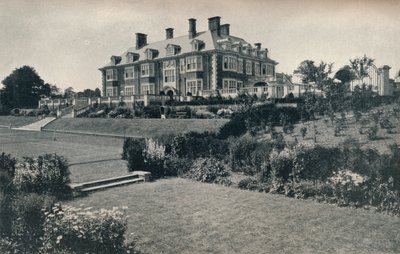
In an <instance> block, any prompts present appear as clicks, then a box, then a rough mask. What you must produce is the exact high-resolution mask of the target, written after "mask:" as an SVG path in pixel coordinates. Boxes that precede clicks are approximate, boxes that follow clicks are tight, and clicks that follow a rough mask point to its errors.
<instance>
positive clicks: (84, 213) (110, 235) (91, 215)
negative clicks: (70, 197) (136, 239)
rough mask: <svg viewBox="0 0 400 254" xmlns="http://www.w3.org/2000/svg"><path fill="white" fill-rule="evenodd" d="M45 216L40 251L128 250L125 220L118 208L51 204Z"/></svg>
mask: <svg viewBox="0 0 400 254" xmlns="http://www.w3.org/2000/svg"><path fill="white" fill-rule="evenodd" d="M45 216H46V217H45V221H44V226H43V231H44V235H43V247H42V248H41V251H42V253H57V252H63V253H104V254H106V253H129V252H127V250H126V248H125V245H124V241H125V237H124V234H125V231H126V228H127V223H126V219H125V216H124V213H123V212H122V211H119V210H118V209H113V210H106V209H101V210H100V211H92V210H91V209H90V208H80V207H79V208H76V207H71V206H63V207H61V206H60V205H55V206H54V207H53V208H52V209H51V210H50V211H48V212H46V213H45Z"/></svg>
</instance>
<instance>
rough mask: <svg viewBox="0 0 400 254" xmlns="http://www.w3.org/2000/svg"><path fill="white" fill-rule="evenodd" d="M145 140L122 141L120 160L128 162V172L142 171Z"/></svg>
mask: <svg viewBox="0 0 400 254" xmlns="http://www.w3.org/2000/svg"><path fill="white" fill-rule="evenodd" d="M144 149H145V140H144V139H137V138H126V139H125V140H124V145H123V151H122V159H126V160H127V161H128V171H129V172H132V171H137V170H143V169H144V159H145V157H144V156H145V155H144Z"/></svg>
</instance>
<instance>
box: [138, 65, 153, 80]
mask: <svg viewBox="0 0 400 254" xmlns="http://www.w3.org/2000/svg"><path fill="white" fill-rule="evenodd" d="M140 76H141V77H154V63H145V64H142V65H140Z"/></svg>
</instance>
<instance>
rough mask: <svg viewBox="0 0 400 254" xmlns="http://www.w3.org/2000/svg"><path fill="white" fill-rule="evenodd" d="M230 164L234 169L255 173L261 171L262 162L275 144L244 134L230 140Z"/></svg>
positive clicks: (249, 173)
mask: <svg viewBox="0 0 400 254" xmlns="http://www.w3.org/2000/svg"><path fill="white" fill-rule="evenodd" d="M229 141H230V144H229V166H230V168H231V170H232V171H236V172H243V173H245V174H247V175H254V174H256V173H258V172H260V171H261V167H262V164H263V162H264V160H265V158H266V157H267V156H268V154H269V153H270V152H271V151H272V149H273V147H274V145H273V144H272V143H267V142H259V141H258V140H257V139H256V138H253V137H249V136H243V137H240V138H237V139H231V140H229Z"/></svg>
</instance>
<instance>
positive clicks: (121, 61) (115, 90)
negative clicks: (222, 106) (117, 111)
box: [99, 17, 290, 98]
mask: <svg viewBox="0 0 400 254" xmlns="http://www.w3.org/2000/svg"><path fill="white" fill-rule="evenodd" d="M188 25H189V29H188V30H189V32H188V34H186V35H184V36H180V37H174V29H173V28H167V29H166V30H165V40H163V41H159V42H153V43H148V41H147V35H146V34H142V33H136V43H135V45H134V46H133V47H131V48H129V49H128V50H126V51H125V52H124V53H122V55H119V56H111V61H110V62H109V63H108V64H106V65H105V66H103V67H101V68H100V69H99V70H100V71H101V73H102V82H103V84H102V93H103V96H105V97H116V96H118V97H128V96H131V97H132V96H143V95H169V96H204V97H206V96H210V95H216V94H220V95H221V96H224V97H228V96H231V97H234V96H236V95H237V94H238V92H241V91H243V92H247V93H249V94H257V95H261V94H265V95H266V96H267V97H272V98H282V97H284V96H285V95H286V94H287V93H288V90H289V88H288V87H289V86H290V80H288V79H277V78H276V73H275V66H276V65H277V64H278V63H277V62H276V61H274V60H272V59H271V58H270V57H269V55H268V49H267V48H264V47H262V44H261V43H254V45H252V44H251V43H249V42H247V41H246V40H244V39H242V38H239V37H236V36H233V35H231V34H230V25H229V24H221V18H220V17H211V18H209V19H208V30H207V31H202V32H199V31H197V28H196V19H193V18H191V19H189V24H188Z"/></svg>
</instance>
